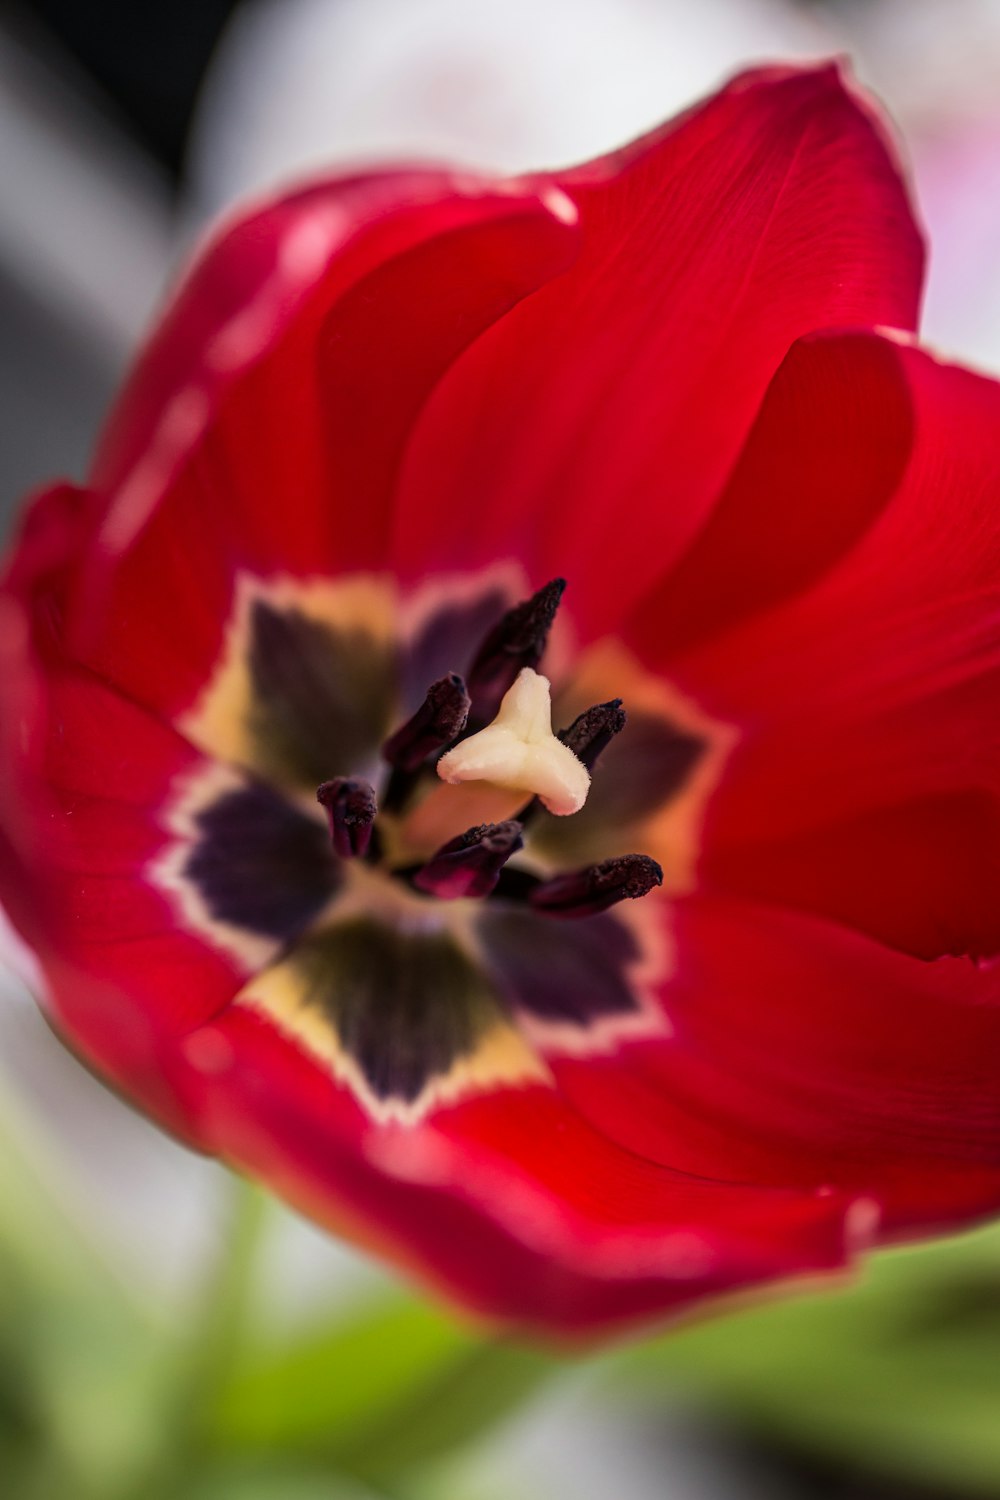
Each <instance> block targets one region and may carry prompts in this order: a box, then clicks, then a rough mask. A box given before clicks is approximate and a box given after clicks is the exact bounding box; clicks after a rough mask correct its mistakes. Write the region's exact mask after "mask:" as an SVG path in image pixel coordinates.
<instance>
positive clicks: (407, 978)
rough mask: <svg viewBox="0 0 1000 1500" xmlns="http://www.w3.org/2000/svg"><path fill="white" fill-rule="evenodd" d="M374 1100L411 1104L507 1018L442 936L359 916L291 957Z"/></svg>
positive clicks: (310, 1000) (307, 994) (307, 995)
mask: <svg viewBox="0 0 1000 1500" xmlns="http://www.w3.org/2000/svg"><path fill="white" fill-rule="evenodd" d="M292 961H293V962H294V964H295V966H296V968H297V969H298V971H299V973H300V975H301V977H302V981H303V993H302V998H303V1001H304V1003H305V1004H306V1005H310V1006H315V1007H317V1008H318V1009H320V1010H321V1011H322V1012H323V1013H324V1015H325V1016H326V1017H327V1018H328V1019H329V1021H330V1022H331V1024H332V1025H333V1027H334V1028H335V1030H336V1032H337V1036H338V1039H339V1041H340V1045H341V1047H342V1049H343V1050H344V1052H345V1053H346V1054H347V1055H348V1056H349V1057H350V1058H352V1059H353V1060H354V1062H355V1063H356V1064H357V1066H358V1068H359V1069H360V1071H361V1073H362V1075H363V1077H364V1079H365V1081H366V1083H367V1084H368V1087H369V1088H370V1089H371V1091H372V1093H373V1094H374V1095H375V1096H376V1098H378V1099H381V1100H385V1101H389V1100H398V1101H402V1102H403V1103H405V1104H412V1103H413V1101H414V1100H415V1099H417V1098H419V1096H420V1095H421V1094H422V1093H423V1091H424V1089H425V1088H426V1087H427V1086H428V1084H429V1083H431V1082H432V1081H433V1080H434V1079H435V1078H437V1077H441V1076H443V1075H445V1074H447V1073H449V1072H450V1071H451V1069H452V1068H453V1067H454V1065H455V1064H456V1063H457V1062H458V1061H460V1060H461V1059H462V1058H463V1057H468V1056H469V1055H470V1054H471V1053H473V1052H474V1051H475V1050H476V1047H477V1046H478V1044H479V1042H480V1041H481V1040H482V1038H483V1036H484V1035H485V1033H486V1032H487V1031H489V1030H490V1028H491V1027H492V1026H494V1025H496V1024H497V1023H498V1022H500V1021H501V1020H503V1019H504V1012H503V1010H502V1007H501V1005H500V1002H499V1000H498V998H497V995H496V993H495V991H494V990H493V988H492V986H491V985H490V983H489V980H488V979H487V978H486V976H485V975H484V974H483V973H482V972H481V971H480V970H479V969H478V968H477V967H476V965H475V964H474V963H473V961H472V960H471V959H470V958H468V957H467V956H466V954H464V953H463V952H462V950H461V949H460V948H458V947H457V946H456V944H455V943H454V942H453V940H452V939H451V938H450V937H449V936H448V935H447V934H445V933H439V932H405V931H401V930H399V929H396V928H393V927H388V926H386V925H384V924H383V923H381V922H378V921H376V920H374V919H373V918H368V917H360V918H358V919H357V920H356V921H352V922H344V923H340V924H338V925H337V926H336V927H332V928H328V929H327V930H326V931H325V932H322V933H317V934H316V935H315V937H312V938H309V939H308V940H307V941H306V942H304V943H302V944H301V945H300V946H299V947H298V948H297V949H296V950H295V953H294V955H293V960H292Z"/></svg>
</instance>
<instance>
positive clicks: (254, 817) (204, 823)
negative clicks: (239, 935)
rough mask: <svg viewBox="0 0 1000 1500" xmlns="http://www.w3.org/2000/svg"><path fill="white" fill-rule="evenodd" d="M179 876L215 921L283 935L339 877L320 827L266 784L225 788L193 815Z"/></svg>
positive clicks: (306, 917)
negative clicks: (193, 837)
mask: <svg viewBox="0 0 1000 1500" xmlns="http://www.w3.org/2000/svg"><path fill="white" fill-rule="evenodd" d="M195 826H196V828H197V830H198V837H197V841H196V843H195V844H194V847H193V848H192V849H191V852H190V854H189V855H188V858H187V860H186V862H185V865H184V870H183V875H184V878H185V879H186V880H188V881H189V882H190V883H191V884H192V885H193V886H194V887H195V888H196V889H197V891H198V894H199V895H200V896H201V899H202V901H203V902H204V904H205V907H206V908H207V910H208V912H209V914H210V915H211V916H212V917H214V918H215V920H216V921H218V922H226V923H229V924H230V925H231V926H234V927H241V928H243V929H245V930H246V931H248V932H254V933H258V934H260V935H261V936H263V937H271V938H277V939H281V940H287V939H289V938H292V937H295V936H296V934H298V933H300V932H302V931H303V930H304V928H306V927H307V926H308V925H309V923H310V922H311V921H312V920H313V919H314V918H315V917H316V916H318V914H319V913H320V911H321V910H322V909H323V907H324V906H325V905H326V903H327V901H328V900H329V899H330V897H331V896H332V895H333V893H334V891H335V890H336V888H337V885H338V883H339V874H338V870H337V865H336V862H335V860H334V858H333V854H332V852H331V849H330V838H329V834H328V833H327V830H326V828H325V827H324V826H323V825H322V824H321V823H319V822H318V821H316V820H315V819H313V818H308V817H306V815H305V814H304V813H302V812H300V811H299V810H298V808H296V807H293V806H292V805H291V804H290V803H289V802H286V801H285V799H284V798H283V797H282V796H280V795H279V794H278V793H277V792H275V791H272V790H271V788H270V787H267V786H257V785H254V786H248V787H245V788H238V789H237V790H235V791H231V792H225V793H223V795H222V796H221V797H219V798H218V799H217V800H216V801H215V802H212V803H209V804H208V806H206V807H204V808H202V809H201V811H200V812H199V813H198V814H197V817H196V819H195Z"/></svg>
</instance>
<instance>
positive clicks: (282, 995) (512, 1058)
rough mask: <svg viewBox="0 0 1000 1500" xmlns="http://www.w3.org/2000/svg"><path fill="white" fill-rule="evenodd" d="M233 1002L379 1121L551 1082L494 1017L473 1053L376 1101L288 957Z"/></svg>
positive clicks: (407, 1120) (406, 1119)
mask: <svg viewBox="0 0 1000 1500" xmlns="http://www.w3.org/2000/svg"><path fill="white" fill-rule="evenodd" d="M233 1004H234V1005H243V1006H246V1007H247V1008H248V1009H250V1010H253V1011H256V1013H257V1014H258V1015H261V1016H263V1017H265V1018H266V1019H267V1020H269V1021H271V1022H272V1023H273V1024H274V1025H275V1026H276V1027H277V1028H278V1030H279V1031H280V1032H281V1034H282V1035H283V1036H285V1037H286V1038H288V1039H289V1040H290V1041H292V1042H295V1043H297V1044H298V1045H299V1046H300V1047H302V1048H303V1049H304V1050H305V1051H306V1052H308V1053H309V1055H310V1056H311V1057H312V1058H313V1059H314V1061H316V1062H318V1063H320V1064H322V1065H323V1066H324V1067H325V1068H326V1069H327V1070H328V1072H329V1073H330V1074H332V1076H333V1077H334V1078H336V1079H337V1081H338V1082H339V1083H343V1084H346V1086H347V1087H348V1088H349V1089H350V1090H351V1092H352V1093H353V1094H354V1096H355V1098H356V1099H357V1100H358V1102H359V1103H360V1104H361V1105H362V1106H363V1108H364V1109H365V1111H366V1113H367V1114H368V1115H369V1116H371V1118H372V1119H373V1120H374V1121H375V1122H376V1123H378V1124H389V1123H396V1124H399V1125H414V1124H416V1123H417V1122H418V1121H419V1120H420V1119H422V1118H423V1116H424V1115H426V1114H427V1113H428V1111H429V1110H431V1109H433V1108H436V1107H437V1106H440V1105H445V1104H451V1103H454V1102H455V1101H456V1100H458V1099H460V1098H462V1097H463V1096H464V1095H466V1094H470V1093H479V1092H485V1091H487V1090H490V1089H496V1088H510V1087H517V1086H521V1085H525V1084H548V1085H551V1082H552V1076H551V1074H550V1072H549V1069H548V1067H547V1066H546V1064H545V1062H544V1061H543V1060H542V1059H541V1058H540V1057H539V1056H538V1054H537V1053H536V1052H535V1051H534V1050H533V1049H532V1048H531V1046H530V1045H529V1044H528V1043H527V1042H526V1041H525V1040H524V1038H523V1037H522V1036H521V1035H520V1033H519V1032H518V1031H517V1030H516V1029H515V1028H514V1027H513V1026H511V1025H508V1024H507V1023H506V1022H504V1021H501V1020H498V1021H497V1023H496V1025H495V1026H492V1027H490V1029H489V1030H488V1031H487V1032H485V1033H484V1035H483V1036H482V1038H481V1039H480V1041H479V1043H478V1044H477V1046H476V1048H475V1050H474V1051H473V1052H471V1053H469V1054H467V1055H466V1056H464V1057H460V1058H458V1059H457V1060H456V1062H455V1063H453V1064H452V1066H451V1068H450V1069H449V1070H448V1072H447V1073H440V1074H437V1075H435V1076H433V1077H431V1078H430V1079H429V1080H428V1083H427V1085H426V1087H425V1088H424V1090H423V1092H422V1093H421V1094H420V1095H419V1096H418V1097H417V1098H416V1099H414V1100H412V1101H407V1100H404V1099H398V1098H397V1099H380V1098H378V1097H377V1095H375V1094H374V1093H373V1092H372V1089H371V1087H370V1085H369V1083H368V1081H367V1079H366V1078H365V1076H364V1074H363V1073H362V1072H361V1069H360V1068H359V1066H358V1064H357V1063H356V1062H355V1060H354V1059H353V1058H352V1057H351V1056H350V1055H349V1054H348V1053H347V1052H346V1051H345V1050H344V1048H343V1046H342V1045H341V1042H340V1038H339V1036H338V1035H337V1029H336V1027H335V1025H334V1024H333V1022H332V1021H331V1020H330V1019H329V1018H328V1017H327V1016H326V1015H325V1014H324V1013H323V1011H322V1010H321V1009H320V1008H319V1007H318V1006H316V1005H311V1004H310V1003H309V1002H308V1001H307V1000H305V999H303V995H302V984H301V976H300V975H299V974H298V973H297V971H296V969H295V965H294V962H293V961H291V960H286V961H285V962H283V963H279V964H275V965H274V967H273V968H270V969H266V970H265V971H264V972H263V973H262V974H259V975H257V977H256V978H255V979H253V980H251V982H250V983H249V984H248V985H246V986H245V988H244V989H242V990H241V991H240V993H239V994H238V995H237V996H236V997H235V999H234V1001H233Z"/></svg>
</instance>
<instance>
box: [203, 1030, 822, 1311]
mask: <svg viewBox="0 0 1000 1500" xmlns="http://www.w3.org/2000/svg"><path fill="white" fill-rule="evenodd" d="M185 1055H186V1058H187V1060H188V1061H187V1066H186V1067H185V1068H184V1069H183V1070H182V1077H183V1078H184V1079H185V1080H186V1087H187V1088H188V1089H189V1090H190V1094H189V1098H190V1108H191V1111H192V1113H195V1114H197V1116H198V1118H199V1122H200V1125H199V1128H200V1131H201V1134H202V1138H203V1140H204V1141H205V1142H206V1143H207V1144H208V1145H209V1146H210V1148H211V1149H213V1150H215V1151H217V1152H219V1153H220V1154H221V1155H223V1156H225V1157H227V1158H228V1159H229V1160H230V1161H233V1162H234V1163H236V1164H237V1165H239V1166H241V1167H244V1168H246V1169H248V1170H251V1171H253V1172H255V1173H257V1174H260V1175H262V1176H264V1177H265V1178H266V1179H267V1180H268V1181H269V1182H270V1183H271V1184H272V1185H273V1186H276V1187H277V1188H278V1190H279V1191H280V1192H282V1193H283V1194H285V1195H286V1196H287V1197H288V1198H289V1199H290V1200H291V1201H292V1202H294V1203H296V1204H298V1206H299V1207H300V1208H302V1209H304V1210H305V1211H306V1212H308V1213H310V1214H311V1215H313V1216H314V1217H315V1218H318V1219H319V1220H320V1221H321V1222H325V1223H327V1224H329V1225H331V1227H335V1228H337V1229H338V1230H339V1231H340V1232H347V1233H348V1234H350V1235H351V1236H352V1237H354V1238H358V1239H361V1240H363V1241H368V1242H370V1243H373V1244H375V1245H377V1246H378V1247H379V1248H380V1249H381V1251H382V1252H383V1253H387V1254H389V1255H390V1256H392V1257H393V1258H395V1259H398V1260H400V1261H401V1262H402V1263H403V1264H405V1265H407V1266H409V1267H410V1268H412V1269H415V1270H417V1271H419V1272H420V1273H421V1274H422V1275H424V1276H430V1277H431V1278H432V1279H434V1280H435V1281H436V1282H438V1283H439V1284H440V1285H443V1286H445V1287H447V1288H448V1289H449V1290H450V1291H451V1292H452V1293H453V1294H457V1295H459V1296H461V1298H462V1299H463V1300H464V1301H465V1302H466V1303H468V1304H470V1305H471V1306H473V1307H474V1308H477V1309H478V1310H479V1311H481V1312H484V1313H488V1314H492V1315H498V1316H503V1317H505V1318H509V1319H512V1320H514V1321H522V1322H525V1323H528V1324H530V1325H535V1326H542V1327H548V1328H549V1329H552V1330H562V1331H566V1332H570V1331H573V1330H586V1329H588V1328H599V1327H600V1326H602V1325H607V1324H610V1323H613V1322H622V1321H625V1320H628V1319H631V1318H637V1317H639V1316H642V1315H649V1314H651V1313H658V1312H660V1313H662V1312H665V1311H667V1310H668V1309H670V1308H672V1307H675V1306H678V1305H680V1304H683V1303H684V1302H686V1301H688V1300H690V1299H692V1298H694V1297H697V1296H701V1295H704V1294H705V1293H707V1292H710V1291H713V1290H714V1291H722V1290H725V1289H727V1288H732V1287H734V1286H740V1285H747V1284H752V1283H753V1282H756V1281H759V1280H761V1279H767V1278H771V1277H774V1276H776V1275H792V1274H795V1273H797V1272H802V1271H805V1270H809V1269H818V1268H831V1267H833V1266H836V1265H839V1264H841V1263H842V1261H843V1259H844V1256H845V1253H846V1252H847V1251H848V1250H849V1248H850V1246H849V1243H848V1236H847V1233H846V1231H845V1224H844V1217H845V1212H846V1210H847V1207H848V1203H847V1201H845V1200H844V1199H843V1198H841V1197H839V1196H837V1195H829V1196H823V1195H820V1196H817V1195H816V1194H815V1193H813V1192H809V1191H806V1192H796V1191H793V1192H787V1191H780V1190H779V1191H772V1190H768V1189H764V1190H757V1189H754V1188H750V1187H744V1186H730V1185H728V1184H724V1183H711V1182H701V1181H698V1180H697V1179H689V1178H686V1177H684V1176H683V1175H679V1174H677V1173H675V1172H671V1171H668V1170H664V1169H663V1168H661V1167H657V1166H655V1165H653V1164H652V1163H649V1162H644V1161H641V1160H639V1159H638V1158H636V1157H635V1156H632V1155H630V1154H629V1153H627V1152H623V1151H619V1150H618V1149H616V1148H615V1147H614V1146H612V1145H610V1144H609V1143H608V1142H607V1141H606V1140H605V1139H604V1138H602V1136H600V1135H598V1134H596V1133H595V1132H593V1131H592V1130H591V1129H590V1128H589V1127H588V1126H587V1125H586V1124H585V1123H584V1122H583V1121H582V1120H581V1119H580V1118H579V1116H577V1115H576V1114H575V1113H574V1112H573V1111H572V1110H571V1109H568V1108H567V1107H566V1105H565V1104H564V1103H563V1102H562V1101H561V1100H560V1099H559V1098H558V1096H557V1095H555V1094H553V1093H552V1092H551V1091H549V1090H547V1089H543V1088H537V1089H520V1090H518V1091H516V1092H510V1091H506V1090H505V1091H501V1092H500V1093H498V1094H493V1095H489V1096H482V1097H480V1098H476V1099H471V1100H469V1101H468V1102H467V1103H465V1104H463V1105H460V1106H457V1107H455V1108H451V1109H448V1110H445V1111H442V1112H441V1113H439V1114H438V1115H437V1116H435V1118H434V1120H433V1121H432V1122H428V1123H426V1124H424V1125H422V1126H419V1127H416V1128H406V1127H395V1128H393V1127H382V1128H381V1129H379V1130H376V1129H373V1128H372V1127H371V1126H370V1125H368V1124H366V1123H365V1121H364V1119H363V1117H362V1116H361V1114H360V1112H359V1110H358V1108H357V1106H356V1105H355V1104H354V1102H353V1101H352V1100H351V1099H350V1098H349V1097H348V1096H347V1095H346V1094H345V1092H344V1091H343V1090H340V1089H338V1088H337V1086H336V1085H335V1084H334V1083H333V1082H332V1081H331V1079H330V1078H329V1077H327V1076H326V1075H325V1074H324V1073H323V1071H322V1070H321V1069H320V1068H318V1067H317V1066H316V1065H315V1064H314V1063H312V1062H311V1061H310V1060H309V1059H308V1058H306V1057H305V1056H304V1055H303V1054H302V1053H300V1052H298V1051H297V1050H296V1049H295V1048H294V1047H293V1046H291V1045H290V1044H288V1043H285V1042H284V1041H282V1040H280V1039H279V1038H278V1037H277V1036H276V1034H275V1033H274V1031H273V1030H272V1029H271V1028H270V1027H269V1026H268V1025H267V1024H266V1023H265V1022H263V1021H261V1020H259V1019H258V1018H257V1017H255V1016H253V1015H252V1014H251V1013H249V1012H247V1011H245V1010H240V1009H239V1008H238V1007H237V1008H233V1009H232V1010H230V1011H229V1012H227V1013H226V1014H225V1015H223V1016H221V1017H220V1018H219V1019H218V1021H217V1022H215V1023H213V1024H212V1025H211V1026H209V1027H207V1028H204V1029H203V1030H202V1031H200V1032H195V1033H193V1034H192V1036H191V1038H189V1040H188V1043H187V1045H186V1049H185Z"/></svg>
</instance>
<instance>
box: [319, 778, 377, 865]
mask: <svg viewBox="0 0 1000 1500" xmlns="http://www.w3.org/2000/svg"><path fill="white" fill-rule="evenodd" d="M316 800H317V802H320V803H322V805H323V806H324V807H325V808H326V811H327V816H328V817H329V819H330V837H331V839H332V840H333V847H334V849H335V850H336V852H337V853H338V854H339V855H340V856H341V858H342V859H356V858H357V857H358V856H359V855H362V854H367V852H368V846H369V844H370V843H371V841H372V828H373V827H374V824H375V813H376V810H377V809H376V806H375V792H374V789H373V788H372V787H371V786H369V784H368V782H367V781H353V780H351V778H350V777H348V776H336V777H335V778H334V779H333V781H324V782H323V784H322V786H320V787H317V789H316Z"/></svg>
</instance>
